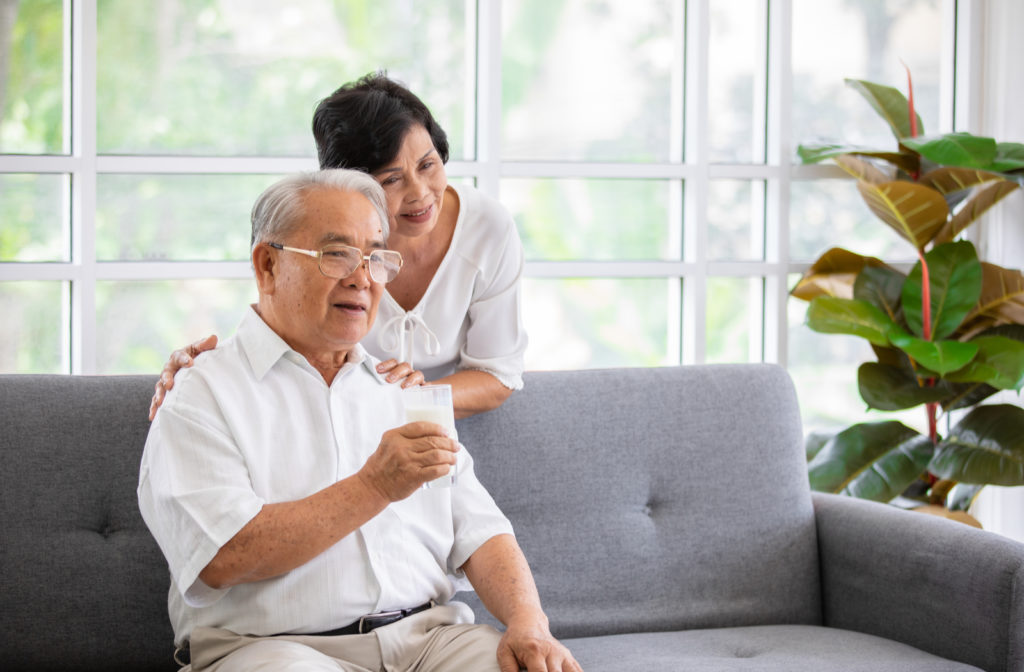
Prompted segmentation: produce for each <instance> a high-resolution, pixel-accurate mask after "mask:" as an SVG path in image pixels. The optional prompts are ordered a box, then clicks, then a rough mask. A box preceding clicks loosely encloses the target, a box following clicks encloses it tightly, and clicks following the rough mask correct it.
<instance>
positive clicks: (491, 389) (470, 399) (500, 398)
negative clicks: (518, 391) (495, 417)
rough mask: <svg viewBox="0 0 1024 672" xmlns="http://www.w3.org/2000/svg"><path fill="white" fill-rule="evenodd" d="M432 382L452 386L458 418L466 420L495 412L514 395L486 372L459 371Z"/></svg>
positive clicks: (453, 400)
mask: <svg viewBox="0 0 1024 672" xmlns="http://www.w3.org/2000/svg"><path fill="white" fill-rule="evenodd" d="M430 382H431V383H437V384H442V383H447V384H448V385H451V386H452V402H453V404H454V406H455V417H456V418H466V417H469V416H471V415H476V414H477V413H483V412H484V411H490V410H493V409H495V408H497V407H498V406H501V405H502V403H504V402H505V400H506V399H508V398H509V396H511V394H512V390H511V389H509V388H507V387H505V386H504V385H502V384H501V381H499V380H498V379H497V378H495V377H494V376H492V375H491V374H489V373H487V372H485V371H473V370H466V371H457V372H456V373H453V374H452V375H450V376H445V377H444V378H438V379H437V380H432V381H430Z"/></svg>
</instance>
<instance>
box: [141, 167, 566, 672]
mask: <svg viewBox="0 0 1024 672" xmlns="http://www.w3.org/2000/svg"><path fill="white" fill-rule="evenodd" d="M386 213H387V210H386V207H385V201H384V194H383V192H382V190H381V188H380V187H379V186H378V185H377V184H376V182H375V181H374V180H373V179H372V178H370V177H368V176H367V175H364V174H362V173H358V172H354V171H347V170H328V171H320V172H316V173H307V174H301V175H296V176H292V177H288V178H285V179H284V180H281V181H280V182H278V183H276V184H274V185H273V186H271V187H270V188H269V189H267V190H266V191H265V192H264V193H263V194H262V195H261V196H260V198H259V199H258V200H257V202H256V204H255V206H254V207H253V214H252V227H253V229H252V264H253V267H254V270H255V275H256V283H257V286H258V289H259V301H258V303H257V304H256V305H254V306H252V310H251V311H248V312H247V314H246V315H245V317H244V318H243V319H242V322H241V324H240V325H239V327H238V331H237V333H236V335H235V336H234V337H233V338H231V339H229V341H227V342H226V343H224V344H223V345H222V346H221V347H219V348H218V349H217V350H215V351H213V352H211V353H209V354H208V355H206V356H204V357H203V358H200V359H198V360H197V361H196V364H195V366H194V367H192V368H188V369H183V370H181V371H180V372H178V374H177V381H176V384H175V386H174V389H173V390H172V391H171V392H170V393H169V394H168V397H167V400H166V401H165V402H164V405H163V407H162V408H161V409H160V412H159V414H158V415H157V417H156V420H155V421H154V423H153V425H152V427H151V428H150V433H149V438H148V440H147V442H146V449H145V453H144V455H143V459H142V466H141V469H140V474H139V489H138V494H139V506H140V508H141V510H142V514H143V517H144V519H145V521H146V524H147V525H148V526H149V528H150V530H152V532H153V535H154V536H155V537H156V540H157V542H158V543H159V544H160V548H161V549H162V550H163V553H164V555H165V556H166V558H167V561H168V564H169V565H170V569H171V580H172V584H171V589H170V594H169V598H168V602H169V611H170V615H171V620H172V623H173V626H174V632H175V641H176V644H177V645H178V646H179V648H180V647H183V646H186V645H190V649H191V660H192V662H191V669H192V670H210V671H211V672H234V671H242V670H268V671H269V670H275V671H277V670H282V669H290V670H298V669H301V670H334V671H337V670H339V669H340V670H352V671H355V670H360V671H361V670H388V671H392V670H423V671H427V670H451V671H453V672H456V671H457V672H465V671H466V670H473V671H480V670H502V671H503V672H511V671H513V670H518V669H519V668H520V667H523V668H526V669H528V670H530V671H533V670H538V671H540V670H544V671H548V672H553V671H558V670H564V671H567V672H568V671H577V670H579V669H580V667H579V665H578V664H577V663H576V661H575V660H574V659H573V658H572V655H571V654H570V653H569V652H568V650H567V649H566V648H565V647H564V646H562V645H561V644H560V643H559V642H558V641H557V640H555V639H554V638H553V637H552V636H551V634H550V632H549V630H548V627H547V619H546V617H545V615H544V613H543V611H542V610H541V606H540V600H539V598H538V596H537V591H536V588H535V585H534V582H533V578H532V576H531V574H530V571H529V568H528V566H527V564H526V561H525V559H524V557H523V554H522V552H521V551H520V549H519V546H518V544H517V543H516V541H515V538H514V537H513V536H512V529H511V526H510V524H509V522H508V520H507V519H506V518H505V517H504V516H503V515H502V514H501V512H500V511H499V510H498V508H497V506H496V505H495V504H494V501H493V500H492V499H491V497H490V496H489V495H488V494H487V492H486V491H485V490H484V488H483V487H482V486H481V485H480V483H479V482H478V481H477V479H476V477H475V476H474V473H473V466H472V460H471V458H470V457H469V455H468V454H467V453H466V451H465V450H460V448H461V447H460V446H459V444H458V443H457V442H456V441H455V440H454V439H453V438H451V437H448V436H446V435H445V434H444V430H443V429H442V428H441V427H440V426H439V425H435V424H433V423H428V422H414V423H409V424H403V412H402V403H401V390H400V388H399V387H397V386H394V385H389V384H387V383H386V382H385V381H384V379H383V378H382V377H381V376H380V374H378V373H377V372H376V369H375V366H374V365H375V364H376V361H375V360H373V359H372V358H371V357H369V356H368V355H367V354H366V352H365V351H364V350H363V349H362V348H361V347H360V346H359V340H360V339H361V338H362V337H363V336H364V335H365V334H366V333H367V331H368V330H369V329H370V326H371V325H372V324H373V320H374V316H375V315H376V313H377V306H378V303H379V302H380V299H381V295H382V293H383V290H384V283H386V282H388V281H390V280H392V279H393V278H394V277H395V275H396V274H397V272H398V270H399V268H400V267H401V257H400V256H399V255H398V253H396V252H393V251H389V250H387V249H386V241H387V226H388V219H387V214H386ZM452 464H457V465H458V474H459V480H458V485H456V486H454V487H452V488H445V489H423V488H422V487H421V486H422V485H423V484H424V483H425V482H427V481H430V480H433V479H435V478H437V477H439V476H441V475H442V474H444V473H446V472H447V470H448V469H449V467H450V465H452ZM467 579H468V582H469V584H471V585H472V587H473V588H474V589H475V590H476V591H477V593H478V594H479V596H480V598H481V600H482V601H483V603H484V604H485V605H486V606H487V608H488V609H490V611H491V613H493V614H494V615H495V616H496V617H497V618H498V619H499V620H501V621H502V622H503V623H504V624H505V626H506V630H505V632H504V634H501V633H498V632H497V631H496V630H494V629H493V628H490V627H488V626H481V625H474V624H473V623H472V612H471V611H470V610H469V608H468V607H466V606H465V605H464V604H460V603H458V602H450V599H451V598H452V596H453V594H454V593H455V590H456V586H457V584H459V583H460V582H463V581H465V580H467Z"/></svg>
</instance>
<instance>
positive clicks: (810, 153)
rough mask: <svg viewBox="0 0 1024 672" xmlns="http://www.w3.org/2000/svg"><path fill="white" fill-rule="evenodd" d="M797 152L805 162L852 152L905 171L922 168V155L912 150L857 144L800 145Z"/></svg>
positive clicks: (814, 161) (911, 171) (913, 171)
mask: <svg viewBox="0 0 1024 672" xmlns="http://www.w3.org/2000/svg"><path fill="white" fill-rule="evenodd" d="M796 153H797V156H799V157H800V160H801V161H802V162H803V163H805V164H812V163H821V162H822V161H824V160H825V159H833V158H836V157H838V156H842V155H843V154H852V155H856V156H865V157H868V158H872V159H878V160H880V161H885V162H886V163H890V164H892V165H893V166H895V167H897V168H899V169H901V170H902V171H903V172H905V173H915V172H917V171H918V170H920V168H921V157H920V156H918V155H917V154H914V153H912V152H887V151H881V150H877V149H868V148H867V147H860V146H857V145H798V146H797V148H796Z"/></svg>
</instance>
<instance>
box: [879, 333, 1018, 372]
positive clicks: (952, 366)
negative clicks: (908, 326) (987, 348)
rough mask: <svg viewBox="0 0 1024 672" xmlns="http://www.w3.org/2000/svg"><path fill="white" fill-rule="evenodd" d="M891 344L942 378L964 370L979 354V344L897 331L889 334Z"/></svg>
mask: <svg viewBox="0 0 1024 672" xmlns="http://www.w3.org/2000/svg"><path fill="white" fill-rule="evenodd" d="M1007 340H1009V339H1007ZM889 342H891V343H892V344H893V345H895V346H896V347H897V348H899V349H900V350H902V351H903V352H905V353H907V355H909V356H910V358H911V359H913V360H914V361H915V362H917V363H918V364H920V365H921V366H923V367H925V368H926V369H928V370H929V371H934V372H935V373H937V374H939V375H940V376H945V375H946V374H947V373H949V372H951V371H956V370H958V369H962V368H964V367H965V366H967V364H968V362H970V361H971V360H972V359H974V356H975V355H977V354H978V344H976V343H973V342H972V343H961V342H960V341H926V340H924V339H923V338H917V337H914V336H911V335H910V334H907V333H902V332H896V331H893V332H891V333H890V334H889ZM961 382H968V381H966V380H965V381H961Z"/></svg>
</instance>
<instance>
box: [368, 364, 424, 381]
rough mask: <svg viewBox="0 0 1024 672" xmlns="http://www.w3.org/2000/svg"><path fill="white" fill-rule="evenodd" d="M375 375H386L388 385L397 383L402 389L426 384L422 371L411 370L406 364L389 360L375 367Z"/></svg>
mask: <svg viewBox="0 0 1024 672" xmlns="http://www.w3.org/2000/svg"><path fill="white" fill-rule="evenodd" d="M377 373H380V374H386V380H387V381H388V382H389V383H399V384H401V386H402V387H415V386H416V385H422V384H423V383H424V382H426V379H425V378H424V377H423V372H422V371H417V370H416V369H414V368H412V366H410V365H409V363H408V362H400V361H398V360H397V359H389V360H386V361H383V362H381V363H380V364H378V365H377Z"/></svg>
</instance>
